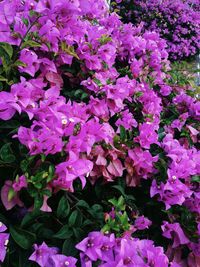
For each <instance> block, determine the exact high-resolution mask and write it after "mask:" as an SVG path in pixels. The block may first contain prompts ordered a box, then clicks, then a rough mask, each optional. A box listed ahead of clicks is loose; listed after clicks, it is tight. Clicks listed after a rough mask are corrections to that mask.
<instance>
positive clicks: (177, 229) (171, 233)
mask: <svg viewBox="0 0 200 267" xmlns="http://www.w3.org/2000/svg"><path fill="white" fill-rule="evenodd" d="M161 228H162V231H163V236H164V237H166V238H169V239H173V245H172V247H173V248H176V247H178V246H179V245H184V244H188V243H189V242H190V241H189V239H188V238H187V237H186V235H185V234H184V232H183V230H182V228H181V226H180V224H179V223H171V224H170V223H168V222H166V221H164V222H163V225H162V226H161Z"/></svg>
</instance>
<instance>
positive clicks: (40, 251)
mask: <svg viewBox="0 0 200 267" xmlns="http://www.w3.org/2000/svg"><path fill="white" fill-rule="evenodd" d="M57 252H58V249H57V248H52V247H48V246H47V245H46V243H45V242H43V243H42V244H41V245H39V246H38V245H36V244H35V245H34V252H33V254H32V255H31V256H30V257H29V260H31V261H35V262H37V263H38V264H39V266H41V267H46V266H47V263H48V260H49V257H51V256H53V255H55V254H57Z"/></svg>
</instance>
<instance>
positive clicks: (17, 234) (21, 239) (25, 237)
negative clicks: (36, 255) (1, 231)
mask: <svg viewBox="0 0 200 267" xmlns="http://www.w3.org/2000/svg"><path fill="white" fill-rule="evenodd" d="M10 234H11V236H12V238H13V239H14V241H15V242H16V243H17V244H18V245H19V246H20V247H21V248H23V249H29V248H31V247H32V245H33V243H34V242H35V240H36V236H35V235H34V234H33V233H30V232H28V231H25V230H22V229H19V228H16V227H13V226H11V227H10Z"/></svg>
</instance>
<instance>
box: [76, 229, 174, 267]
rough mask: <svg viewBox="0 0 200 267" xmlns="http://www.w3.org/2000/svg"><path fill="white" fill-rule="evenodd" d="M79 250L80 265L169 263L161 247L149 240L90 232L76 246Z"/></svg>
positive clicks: (109, 266) (107, 266)
mask: <svg viewBox="0 0 200 267" xmlns="http://www.w3.org/2000/svg"><path fill="white" fill-rule="evenodd" d="M76 247H77V248H78V249H79V250H81V255H80V257H81V263H82V266H92V262H96V261H99V265H98V266H101V267H111V266H113V267H114V266H117V267H120V266H138V267H139V266H141V267H142V266H155V267H156V266H163V267H167V266H168V264H169V261H168V258H167V256H166V255H165V254H164V252H163V249H162V248H161V247H155V246H154V244H153V242H152V241H151V240H139V239H129V238H126V237H123V238H116V237H115V235H114V234H110V235H105V234H103V233H101V232H91V233H90V234H89V235H88V237H86V238H85V239H84V240H83V241H81V242H80V243H79V244H78V245H77V246H76Z"/></svg>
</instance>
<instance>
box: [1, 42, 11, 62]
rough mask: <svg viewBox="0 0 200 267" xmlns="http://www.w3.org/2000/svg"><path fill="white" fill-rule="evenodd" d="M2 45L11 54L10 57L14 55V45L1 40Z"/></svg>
mask: <svg viewBox="0 0 200 267" xmlns="http://www.w3.org/2000/svg"><path fill="white" fill-rule="evenodd" d="M0 46H1V47H3V49H4V50H5V51H6V53H7V54H8V55H9V57H10V59H11V58H12V56H13V48H12V45H10V44H8V43H4V42H0Z"/></svg>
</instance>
